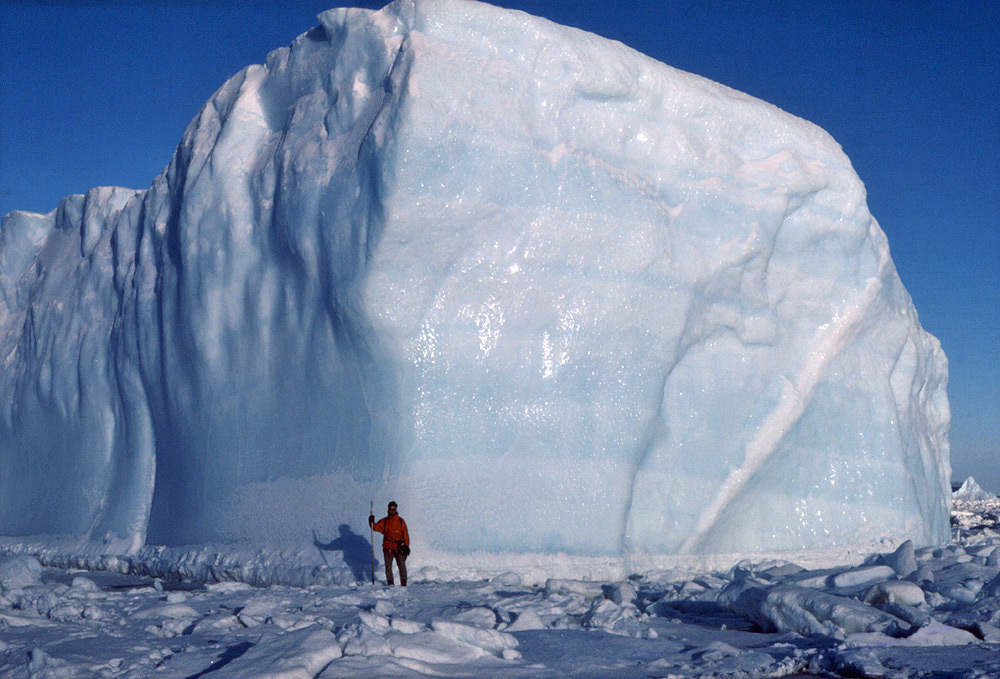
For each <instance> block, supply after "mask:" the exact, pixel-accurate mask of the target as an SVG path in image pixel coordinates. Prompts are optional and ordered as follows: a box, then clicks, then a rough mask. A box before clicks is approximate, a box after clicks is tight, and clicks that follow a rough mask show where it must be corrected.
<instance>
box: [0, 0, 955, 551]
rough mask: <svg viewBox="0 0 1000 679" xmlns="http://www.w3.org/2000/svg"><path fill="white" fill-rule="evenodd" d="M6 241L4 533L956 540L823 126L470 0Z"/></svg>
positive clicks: (341, 51) (923, 342)
mask: <svg viewBox="0 0 1000 679" xmlns="http://www.w3.org/2000/svg"><path fill="white" fill-rule="evenodd" d="M319 19H320V24H321V25H320V26H318V27H317V28H314V29H313V30H311V31H309V32H307V33H305V34H304V35H302V36H301V37H299V38H298V39H297V40H296V41H295V42H294V43H293V44H292V45H291V46H290V47H287V48H282V49H278V50H275V51H274V52H272V53H271V54H270V55H269V56H268V58H267V60H266V63H265V64H264V65H253V66H249V67H247V68H246V69H244V70H243V71H242V72H240V73H239V74H238V75H236V76H234V77H233V78H231V79H230V80H229V81H228V82H226V83H225V84H224V85H223V86H222V88H221V89H220V90H219V91H218V92H217V93H216V94H215V95H214V96H213V97H212V98H211V99H210V100H209V101H208V102H207V103H206V104H205V106H204V108H203V109H202V110H201V112H200V113H199V114H198V116H197V117H196V118H195V120H194V121H192V123H191V125H190V127H189V128H188V130H187V131H186V133H185V135H184V137H183V139H182V141H181V143H180V145H179V146H178V149H177V151H176V154H175V155H174V157H173V159H172V161H171V162H170V164H169V166H168V167H167V168H166V169H165V170H164V172H163V173H162V174H161V175H160V176H158V177H157V178H156V179H155V180H154V181H153V184H152V186H150V187H149V189H148V190H146V191H132V190H127V189H121V188H97V189H93V190H91V191H90V192H88V193H87V194H86V195H83V196H79V195H78V196H70V197H68V198H66V199H64V200H63V201H62V202H61V203H60V205H59V207H58V208H57V209H56V210H54V211H53V212H51V213H49V214H48V215H39V214H29V213H24V212H14V213H11V214H9V215H7V216H6V217H5V218H4V220H3V223H2V227H0V356H2V359H3V365H4V370H3V372H2V373H0V498H2V500H0V534H4V535H8V536H28V535H39V534H47V535H64V536H65V535H68V536H77V537H79V538H81V539H83V540H89V541H93V542H94V543H103V544H104V545H105V548H106V549H107V550H109V551H115V550H118V551H134V550H136V549H137V548H138V547H139V546H141V545H142V544H143V543H145V542H149V543H153V544H161V545H184V544H192V543H199V542H215V543H241V544H243V543H247V542H249V543H255V544H256V543H259V544H268V545H295V544H305V543H309V542H310V541H311V540H312V537H311V531H312V530H319V531H320V533H322V534H326V535H331V534H335V532H336V530H337V527H338V526H339V530H340V532H341V535H342V536H347V537H350V536H351V534H352V533H351V530H352V529H351V527H352V526H353V527H354V530H356V531H358V532H360V531H362V529H363V526H364V524H363V521H364V516H365V515H366V512H367V510H368V501H369V500H370V499H371V498H372V497H375V498H382V499H383V500H382V501H384V499H386V498H389V497H390V496H391V498H393V499H396V500H398V501H399V503H400V509H401V513H402V515H403V516H404V517H405V518H406V519H407V520H408V522H409V524H410V530H411V535H413V539H414V546H415V548H416V549H418V550H424V553H429V552H433V551H435V550H436V551H439V552H450V553H459V554H461V553H472V552H476V551H479V550H484V551H493V552H516V553H536V554H550V553H556V552H562V553H567V554H575V555H581V556H596V557H618V556H622V555H635V554H652V555H662V554H688V553H695V554H697V553H702V554H704V553H735V552H759V551H767V550H798V549H819V548H829V547H840V546H850V545H870V544H884V543H885V542H890V543H899V542H901V541H903V540H905V539H913V540H914V541H915V542H917V543H918V544H926V543H940V542H942V541H944V540H946V539H947V536H948V503H949V487H948V483H949V475H950V467H949V462H948V441H947V430H948V423H949V409H948V402H947V397H946V392H945V386H946V382H947V363H946V359H945V356H944V354H943V353H942V351H941V349H940V346H939V343H938V342H937V340H936V339H935V338H934V337H932V336H931V335H929V334H927V333H926V332H925V331H924V330H923V329H922V328H921V327H920V325H919V322H918V320H917V314H916V312H915V310H914V308H913V305H912V303H911V300H910V298H909V296H908V295H907V293H906V291H905V290H904V288H903V286H902V284H901V282H900V280H899V277H898V276H897V274H896V271H895V269H894V267H893V264H892V261H891V258H890V256H889V249H888V245H887V242H886V238H885V235H884V234H883V232H882V231H881V229H880V228H879V226H878V224H877V223H876V222H875V220H874V219H873V218H872V216H871V215H870V214H869V212H868V209H867V206H866V202H865V191H864V187H863V185H862V183H861V181H860V180H859V178H858V177H857V175H856V174H855V173H854V171H853V170H852V168H851V165H850V162H849V161H848V159H847V158H846V156H845V155H844V154H843V152H842V151H841V149H840V147H839V146H838V145H837V144H836V142H834V141H833V140H832V139H831V138H830V137H829V136H828V135H827V134H826V133H825V132H824V131H823V130H821V129H819V128H818V127H816V126H814V125H812V124H810V123H808V122H806V121H803V120H800V119H798V118H795V117H794V116H791V115H789V114H787V113H785V112H783V111H781V110H779V109H777V108H775V107H773V106H771V105H769V104H766V103H764V102H761V101H758V100H755V99H753V98H751V97H749V96H747V95H744V94H741V93H739V92H736V91H733V90H730V89H728V88H726V87H724V86H721V85H718V84H716V83H713V82H710V81H708V80H705V79H703V78H700V77H697V76H694V75H691V74H688V73H683V72H681V71H677V70H675V69H673V68H670V67H668V66H665V65H663V64H661V63H658V62H656V61H653V60H651V59H649V58H647V57H645V56H643V55H641V54H639V53H637V52H634V51H632V50H630V49H628V48H627V47H625V46H623V45H621V44H619V43H614V42H611V41H608V40H605V39H602V38H599V37H597V36H594V35H591V34H587V33H584V32H581V31H578V30H575V29H571V28H566V27H562V26H558V25H555V24H553V23H550V22H548V21H545V20H542V19H536V18H533V17H530V16H528V15H526V14H522V13H520V12H514V11H508V10H502V9H498V8H495V7H491V6H489V5H485V4H479V3H475V2H470V1H468V0H434V1H429V0H397V2H394V3H392V4H390V5H388V6H387V7H385V8H384V9H383V10H381V11H379V12H370V11H366V10H356V9H337V10H331V11H329V12H325V13H323V14H321V15H320V17H319Z"/></svg>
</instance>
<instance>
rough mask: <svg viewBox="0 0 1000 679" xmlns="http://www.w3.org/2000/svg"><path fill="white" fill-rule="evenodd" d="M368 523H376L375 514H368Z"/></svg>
mask: <svg viewBox="0 0 1000 679" xmlns="http://www.w3.org/2000/svg"><path fill="white" fill-rule="evenodd" d="M368 523H375V515H374V514H369V515H368Z"/></svg>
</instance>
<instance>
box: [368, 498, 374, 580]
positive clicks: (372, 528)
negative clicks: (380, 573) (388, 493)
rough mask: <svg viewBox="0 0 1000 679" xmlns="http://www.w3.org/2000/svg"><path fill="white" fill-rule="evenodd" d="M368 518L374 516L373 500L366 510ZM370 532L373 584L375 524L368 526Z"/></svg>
mask: <svg viewBox="0 0 1000 679" xmlns="http://www.w3.org/2000/svg"><path fill="white" fill-rule="evenodd" d="M368 515H369V516H375V500H372V504H371V508H370V509H369V510H368ZM368 527H369V528H370V529H371V532H372V543H371V544H372V584H373V585H374V584H375V524H371V523H370V524H368Z"/></svg>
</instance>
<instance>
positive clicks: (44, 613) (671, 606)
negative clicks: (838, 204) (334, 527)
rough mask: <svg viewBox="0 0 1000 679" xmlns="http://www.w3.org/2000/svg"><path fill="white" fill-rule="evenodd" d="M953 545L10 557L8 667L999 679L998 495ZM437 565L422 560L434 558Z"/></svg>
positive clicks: (975, 504)
mask: <svg viewBox="0 0 1000 679" xmlns="http://www.w3.org/2000/svg"><path fill="white" fill-rule="evenodd" d="M952 523H953V538H954V539H953V541H952V542H951V543H950V544H949V545H947V546H946V547H942V548H916V549H914V547H913V545H912V544H911V543H904V544H903V545H900V546H899V547H898V548H897V549H895V550H894V551H893V552H891V553H885V554H873V555H870V556H869V557H868V558H866V559H864V560H863V561H862V562H861V563H858V564H855V565H853V566H843V567H839V568H833V569H824V570H805V569H802V568H801V567H800V566H797V565H795V564H793V563H790V562H787V561H774V560H772V561H766V562H751V561H744V562H741V563H739V564H737V565H735V566H733V567H731V568H729V569H727V570H724V571H715V572H704V573H700V574H694V575H691V574H689V573H679V572H677V571H651V572H646V573H642V574H635V575H631V576H629V577H628V578H626V579H623V580H619V581H612V582H602V581H595V580H571V579H562V580H556V579H549V580H547V581H546V582H544V583H539V584H527V583H525V582H524V580H523V579H522V577H521V575H520V574H519V573H515V572H508V573H504V574H501V575H497V576H493V577H491V578H489V579H486V578H482V579H473V580H466V581H448V582H446V581H437V580H432V579H427V578H426V577H424V578H422V579H421V581H419V582H415V583H413V584H412V585H411V586H410V587H408V588H387V587H385V586H382V585H381V584H377V585H374V586H373V585H371V584H369V583H352V584H350V585H312V586H308V587H291V586H285V585H280V586H279V585H275V586H270V587H252V586H250V585H247V584H243V583H234V582H209V583H204V582H163V581H160V580H154V579H150V578H143V577H140V576H136V575H125V574H120V573H107V572H87V571H80V570H74V571H69V570H65V569H52V568H47V569H46V568H43V566H42V565H41V563H40V562H39V560H38V559H37V558H35V557H33V556H30V555H25V554H19V555H15V556H8V557H6V558H4V559H2V560H0V677H3V678H4V679H7V678H10V679H14V678H17V679H21V678H24V679H28V678H39V677H60V678H66V679H68V678H73V679H76V678H81V679H82V678H91V677H93V678H98V677H100V678H105V677H107V678H111V677H115V678H118V677H128V678H131V679H139V678H141V677H158V678H171V679H182V678H187V679H190V678H193V677H210V678H219V679H221V678H223V677H238V678H240V679H249V678H260V679H263V678H265V677H272V678H277V677H282V678H291V677H296V678H297V677H301V678H303V679H324V678H325V679H332V678H333V677H359V678H360V677H366V678H369V677H414V678H415V677H431V676H433V677H470V678H472V677H476V678H478V677H500V676H502V677H523V678H525V679H535V678H539V679H540V678H548V677H576V678H593V679H598V678H601V679H615V678H619V677H620V678H623V679H624V678H629V679H631V678H633V677H678V678H687V677H705V676H712V677H740V678H753V677H760V678H764V677H795V676H799V677H801V676H824V677H896V678H900V679H902V678H908V677H927V676H931V677H954V678H956V679H972V678H973V677H977V678H978V677H997V676H1000V500H997V499H996V498H995V497H994V498H992V499H990V498H983V497H980V498H979V499H977V500H975V501H965V500H961V499H957V500H956V501H955V510H954V513H953V518H952ZM425 575H426V572H425Z"/></svg>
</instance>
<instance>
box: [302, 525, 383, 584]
mask: <svg viewBox="0 0 1000 679" xmlns="http://www.w3.org/2000/svg"><path fill="white" fill-rule="evenodd" d="M338 530H340V537H339V538H334V539H333V540H330V542H323V541H322V540H320V539H319V536H318V535H317V534H316V531H315V530H313V544H314V545H316V549H318V550H319V553H320V556H322V557H323V561H326V554H324V552H343V554H344V563H345V564H347V567H348V568H350V569H351V573H352V574H353V575H354V579H355V580H357V581H359V582H366V581H368V580H371V579H372V560H373V558H372V554H373V552H372V543H370V542H368V540H366V539H365V538H364V537H363V536H361V535H358V534H357V533H355V532H354V531H352V530H351V527H350V526H348V525H347V524H346V523H342V524H340V526H338Z"/></svg>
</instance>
